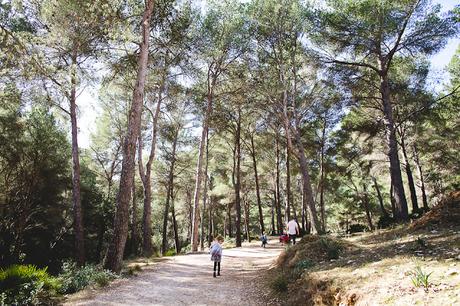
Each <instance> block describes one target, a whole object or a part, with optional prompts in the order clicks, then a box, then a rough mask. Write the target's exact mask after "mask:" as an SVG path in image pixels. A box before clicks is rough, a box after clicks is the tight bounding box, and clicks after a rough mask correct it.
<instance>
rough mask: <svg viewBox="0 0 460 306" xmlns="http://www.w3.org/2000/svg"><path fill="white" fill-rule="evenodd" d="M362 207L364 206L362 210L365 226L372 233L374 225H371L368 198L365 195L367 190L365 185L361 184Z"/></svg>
mask: <svg viewBox="0 0 460 306" xmlns="http://www.w3.org/2000/svg"><path fill="white" fill-rule="evenodd" d="M363 191H364V193H363V198H362V200H363V206H364V210H365V212H366V219H367V224H368V225H369V228H370V230H371V231H373V230H374V229H375V228H374V224H372V217H371V212H370V210H369V196H368V194H367V188H366V185H365V184H363Z"/></svg>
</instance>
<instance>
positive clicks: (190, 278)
mask: <svg viewBox="0 0 460 306" xmlns="http://www.w3.org/2000/svg"><path fill="white" fill-rule="evenodd" d="M282 249H283V248H282V247H281V246H280V245H279V244H277V243H276V244H275V243H274V242H273V243H270V244H269V245H268V247H267V248H265V249H263V248H261V247H260V245H259V244H255V243H253V244H251V245H248V246H243V247H242V248H234V249H224V250H223V258H222V264H221V276H218V277H216V278H213V276H212V268H213V266H212V262H211V261H210V255H209V254H194V255H182V256H175V257H171V258H170V259H169V260H166V261H164V262H160V263H157V264H155V265H154V266H152V267H151V268H148V269H145V270H144V271H143V272H141V273H140V274H139V275H138V276H136V277H132V278H128V279H123V280H120V281H118V282H116V283H115V284H113V285H111V286H109V287H106V288H104V289H101V290H100V291H96V293H95V294H91V296H90V297H87V298H84V299H80V300H76V301H69V302H67V303H66V304H65V305H232V306H239V305H241V306H242V305H263V302H262V301H261V300H260V299H258V297H257V295H258V292H260V291H259V289H257V284H256V282H257V277H258V276H260V271H262V270H265V269H267V268H268V267H269V266H270V265H271V264H272V263H273V260H274V259H275V258H276V257H277V256H278V255H279V253H280V252H281V250H282ZM102 290H103V291H102Z"/></svg>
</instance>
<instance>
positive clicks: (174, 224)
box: [171, 181, 181, 254]
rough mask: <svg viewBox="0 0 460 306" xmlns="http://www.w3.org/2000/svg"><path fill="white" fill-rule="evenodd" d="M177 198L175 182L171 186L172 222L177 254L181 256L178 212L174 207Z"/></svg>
mask: <svg viewBox="0 0 460 306" xmlns="http://www.w3.org/2000/svg"><path fill="white" fill-rule="evenodd" d="M175 198H176V196H175V194H174V181H173V183H172V184H171V215H172V222H173V229H174V247H175V248H176V254H179V253H180V251H181V245H180V240H179V229H178V227H177V220H176V210H175V207H174V199H175Z"/></svg>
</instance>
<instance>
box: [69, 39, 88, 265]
mask: <svg viewBox="0 0 460 306" xmlns="http://www.w3.org/2000/svg"><path fill="white" fill-rule="evenodd" d="M76 65H77V49H76V47H75V48H74V50H73V51H72V68H71V69H72V71H71V77H70V78H71V89H70V97H69V100H70V101H69V102H70V123H71V130H72V203H73V215H74V222H73V228H74V232H75V260H76V262H77V264H78V266H83V265H84V264H85V237H84V233H83V213H82V208H81V196H80V157H79V151H78V127H77V71H76V69H77V67H76Z"/></svg>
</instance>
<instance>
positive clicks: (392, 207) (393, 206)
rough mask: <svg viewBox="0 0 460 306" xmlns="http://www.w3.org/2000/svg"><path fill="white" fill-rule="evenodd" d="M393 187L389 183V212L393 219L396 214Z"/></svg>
mask: <svg viewBox="0 0 460 306" xmlns="http://www.w3.org/2000/svg"><path fill="white" fill-rule="evenodd" d="M394 194H395V193H394V188H393V185H391V184H390V201H391V214H392V215H393V219H394V218H395V216H396V202H395V196H394Z"/></svg>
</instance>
